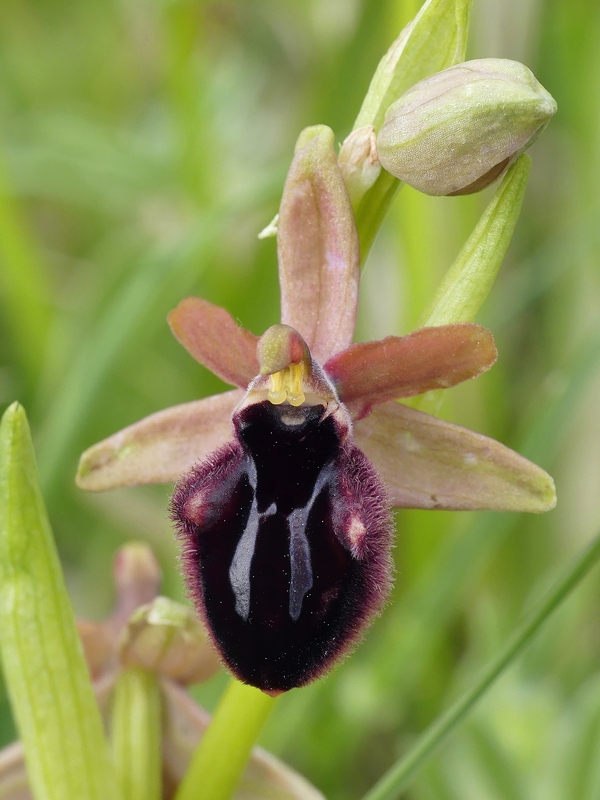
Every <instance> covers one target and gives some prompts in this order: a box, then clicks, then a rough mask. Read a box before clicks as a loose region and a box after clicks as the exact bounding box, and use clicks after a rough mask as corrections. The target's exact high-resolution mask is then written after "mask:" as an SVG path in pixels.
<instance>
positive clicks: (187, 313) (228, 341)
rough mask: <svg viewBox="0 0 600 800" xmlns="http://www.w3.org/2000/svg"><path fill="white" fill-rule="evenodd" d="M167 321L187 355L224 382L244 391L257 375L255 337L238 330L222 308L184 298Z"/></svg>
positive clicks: (242, 329)
mask: <svg viewBox="0 0 600 800" xmlns="http://www.w3.org/2000/svg"><path fill="white" fill-rule="evenodd" d="M168 320H169V325H170V326H171V330H172V331H173V334H174V335H175V337H176V338H177V339H178V341H179V342H181V344H182V345H183V346H184V347H185V349H186V350H187V351H188V353H189V354H190V355H191V356H193V357H194V358H195V359H196V361H199V362H200V363H201V364H203V365H204V366H205V367H208V369H209V370H210V371H211V372H214V373H215V375H218V376H219V378H222V379H223V380H224V381H225V382H226V383H230V384H232V385H233V386H239V387H240V388H241V389H245V388H246V387H247V386H248V384H249V383H250V381H251V380H252V378H254V377H255V376H256V375H257V373H258V361H257V360H256V345H257V342H258V336H255V335H254V334H253V333H251V332H250V331H248V330H246V329H245V328H241V327H240V326H239V325H238V324H237V322H236V321H235V320H234V319H233V317H232V316H231V314H229V313H228V312H227V311H225V309H224V308H221V307H220V306H215V305H213V304H212V303H209V302H208V300H203V299H202V298H200V297H187V298H186V299H185V300H182V301H181V303H179V305H178V306H177V308H175V309H174V310H173V311H171V313H170V314H169V317H168Z"/></svg>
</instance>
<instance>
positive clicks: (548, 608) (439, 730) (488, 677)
mask: <svg viewBox="0 0 600 800" xmlns="http://www.w3.org/2000/svg"><path fill="white" fill-rule="evenodd" d="M599 559H600V535H598V536H597V537H596V538H595V539H593V541H592V542H591V544H590V545H588V547H587V548H586V549H585V550H584V551H583V553H581V554H580V555H579V556H578V557H577V558H576V559H575V560H574V562H573V563H572V564H571V566H570V567H569V568H568V569H567V570H566V572H565V573H564V575H563V577H562V578H561V579H560V580H559V581H558V582H557V583H556V585H555V587H554V589H552V591H550V592H549V593H548V595H547V596H546V598H545V599H544V600H542V602H541V603H540V605H539V606H538V607H537V608H536V609H535V610H533V611H532V612H531V613H530V614H529V615H528V617H527V618H526V619H525V621H524V622H523V623H522V625H521V626H520V627H519V628H518V629H517V630H516V631H515V633H514V634H513V636H512V637H511V639H510V640H509V641H508V643H507V644H506V646H505V647H504V648H503V650H502V651H501V652H500V653H499V654H498V656H497V657H496V658H495V659H494V660H493V661H492V662H491V663H490V664H489V665H488V667H487V668H486V669H485V670H484V671H483V673H482V674H481V676H480V677H479V680H477V681H476V682H475V683H474V684H473V685H472V687H471V688H470V689H468V690H467V691H466V692H465V693H464V694H463V695H462V697H459V698H458V700H457V701H456V702H455V703H454V704H453V705H452V706H450V708H449V709H448V710H447V711H446V712H445V713H444V714H442V716H441V717H439V718H438V719H437V720H436V721H435V722H434V723H433V724H432V725H431V726H430V727H429V728H428V729H427V730H426V731H425V733H424V734H423V735H422V736H421V738H420V739H419V740H418V741H417V743H416V744H415V745H414V747H413V748H412V749H411V750H410V751H409V753H408V754H407V755H406V756H404V758H402V759H400V760H399V761H398V762H397V763H396V764H395V765H394V766H393V767H392V768H391V769H390V770H389V771H388V772H387V773H386V774H385V775H384V776H383V777H382V778H381V780H379V781H378V783H376V784H375V786H374V787H373V788H372V789H371V791H370V792H368V793H367V794H366V795H365V796H364V798H363V800H395V798H398V797H399V794H400V792H401V791H402V790H403V789H404V788H405V787H406V786H407V784H408V782H409V780H410V779H411V778H412V776H413V775H414V774H415V773H416V772H417V770H418V769H420V768H421V767H422V766H423V765H424V764H425V762H426V761H427V760H428V759H429V758H431V756H432V755H433V753H434V752H435V751H436V750H437V748H438V747H439V746H440V745H441V744H442V743H443V742H444V741H445V740H446V738H447V737H448V736H449V734H451V733H452V732H453V731H454V729H455V728H456V727H457V726H458V725H459V724H460V723H461V722H462V720H463V719H464V718H465V717H466V716H467V714H468V713H469V712H470V711H471V709H472V708H473V707H474V706H475V705H476V703H477V702H478V701H479V700H480V699H481V697H482V696H483V695H484V694H485V693H486V692H487V690H488V689H489V688H490V687H491V686H492V685H493V683H494V682H495V681H496V679H497V678H498V677H499V676H500V675H501V674H502V672H504V670H505V669H506V667H507V666H509V664H511V663H512V662H513V661H514V660H515V659H516V658H517V656H519V655H520V654H521V652H522V651H523V650H524V649H525V646H526V645H527V644H529V642H530V641H531V639H532V638H533V636H534V635H535V633H536V632H537V630H538V629H539V628H540V626H541V625H542V623H543V622H545V620H546V619H547V618H548V617H549V616H550V614H552V612H553V611H554V610H555V609H556V608H557V607H558V606H559V605H560V604H561V603H562V601H563V600H564V599H565V598H566V597H567V595H568V594H569V593H570V592H571V590H572V589H574V588H575V587H576V586H577V584H578V583H579V582H580V581H581V580H582V579H583V578H584V577H585V575H586V574H587V573H588V572H589V571H590V569H591V568H592V567H593V566H594V565H595V564H596V563H597V561H598V560H599Z"/></svg>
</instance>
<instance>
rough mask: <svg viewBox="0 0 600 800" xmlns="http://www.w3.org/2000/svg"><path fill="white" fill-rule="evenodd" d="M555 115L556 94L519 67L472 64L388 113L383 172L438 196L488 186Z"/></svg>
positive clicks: (417, 90) (414, 92)
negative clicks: (554, 96)
mask: <svg viewBox="0 0 600 800" xmlns="http://www.w3.org/2000/svg"><path fill="white" fill-rule="evenodd" d="M555 112H556V103H555V101H554V99H553V98H552V96H551V95H550V94H548V92H547V91H546V90H545V89H544V87H543V86H542V85H541V84H540V83H539V82H538V81H537V80H536V79H535V77H534V75H533V73H532V72H531V71H530V70H529V69H527V67H525V66H523V64H519V63H518V62H516V61H508V60H506V59H497V58H486V59H480V60H477V61H467V62H465V63H464V64H457V65H456V66H454V67H449V68H448V69H445V70H443V71H442V72H438V73H436V74H435V75H431V76H430V77H429V78H425V80H422V81H420V82H419V83H417V84H415V86H413V87H412V89H409V91H407V92H406V93H405V94H403V95H402V97H400V99H399V100H397V101H396V102H395V103H393V104H392V105H391V106H390V107H389V108H388V110H387V113H386V116H385V120H384V123H383V125H382V127H381V130H380V131H379V135H378V137H377V152H378V156H379V161H380V163H381V165H382V167H383V168H384V169H386V170H387V171H388V172H391V174H392V175H395V176H396V177H397V178H399V179H400V180H402V181H404V182H405V183H408V184H410V186H413V187H414V188H415V189H419V191H422V192H425V193H426V194H433V195H448V194H469V193H471V192H477V191H479V190H480V189H483V188H484V187H485V186H488V185H489V184H490V183H492V182H493V181H494V180H496V178H498V177H499V176H500V175H501V174H502V173H503V172H504V170H505V169H506V168H507V167H508V166H509V165H510V164H512V163H513V161H514V160H515V159H516V158H517V157H518V156H519V155H520V154H521V153H522V152H523V151H524V150H525V149H526V148H527V147H529V145H530V144H531V143H532V142H533V141H534V140H535V139H536V137H537V136H538V135H539V133H540V132H541V131H542V130H543V129H544V128H545V127H546V125H547V124H548V121H549V120H550V118H551V117H552V115H553V114H554V113H555Z"/></svg>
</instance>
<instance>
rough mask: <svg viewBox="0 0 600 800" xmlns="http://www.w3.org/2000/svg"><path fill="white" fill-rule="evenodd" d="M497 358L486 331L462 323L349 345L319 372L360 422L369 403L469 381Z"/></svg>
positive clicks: (491, 338) (494, 347)
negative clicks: (333, 384) (323, 370)
mask: <svg viewBox="0 0 600 800" xmlns="http://www.w3.org/2000/svg"><path fill="white" fill-rule="evenodd" d="M497 355H498V352H497V350H496V346H495V344H494V338H493V336H492V334H491V332H490V331H488V330H487V329H486V328H483V327H482V326H481V325H474V324H471V323H467V322H464V323H459V324H456V325H442V326H440V327H437V328H421V330H418V331H415V332H414V333H411V334H409V335H408V336H388V337H387V338H386V339H382V340H381V341H377V342H366V343H363V344H354V345H352V346H351V347H349V348H348V349H347V350H344V351H343V352H342V353H337V355H335V356H333V357H332V358H330V359H329V361H328V362H327V363H326V364H325V371H326V372H327V374H328V375H329V376H330V377H331V378H332V379H333V381H334V383H335V384H336V387H337V389H338V392H339V395H340V399H341V400H342V401H343V402H344V403H347V404H348V405H349V406H350V408H351V410H352V412H353V415H354V416H357V417H360V416H363V415H364V413H366V412H367V411H368V409H369V408H370V407H371V406H372V405H374V404H375V403H384V402H386V401H387V400H392V399H394V398H397V397H411V396H412V395H416V394H422V393H423V392H428V391H430V390H432V389H446V388H448V387H449V386H455V385H456V384H457V383H461V382H462V381H466V380H468V379H469V378H475V377H477V375H480V374H481V373H482V372H485V371H486V370H488V369H489V368H490V367H491V366H492V364H493V363H494V362H495V361H496V357H497Z"/></svg>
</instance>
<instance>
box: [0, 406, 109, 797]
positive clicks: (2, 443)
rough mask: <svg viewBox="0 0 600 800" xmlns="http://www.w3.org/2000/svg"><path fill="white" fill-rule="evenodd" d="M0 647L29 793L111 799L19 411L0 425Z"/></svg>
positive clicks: (95, 715) (95, 716)
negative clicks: (23, 751) (28, 781)
mask: <svg viewBox="0 0 600 800" xmlns="http://www.w3.org/2000/svg"><path fill="white" fill-rule="evenodd" d="M0 497H1V498H2V503H1V505H0V652H1V655H2V663H3V667H4V675H5V679H6V684H7V688H8V693H9V696H10V699H11V703H12V707H13V711H14V714H15V717H16V721H17V725H18V728H19V731H20V734H21V738H22V740H23V745H24V748H25V758H26V762H27V768H28V772H29V780H30V784H31V790H32V792H33V795H34V797H35V798H36V800H66V798H73V799H74V798H77V800H104V798H106V797H110V798H118V797H119V795H118V792H117V786H116V780H115V775H114V771H113V768H112V764H111V762H110V756H109V750H108V745H107V742H106V740H105V738H104V733H103V730H102V721H101V718H100V712H99V710H98V706H97V704H96V700H95V698H94V693H93V690H92V686H91V683H90V678H89V674H88V670H87V666H86V663H85V660H84V657H83V651H82V647H81V643H80V641H79V637H78V635H77V631H76V628H75V619H74V616H73V609H72V607H71V603H70V600H69V597H68V594H67V590H66V587H65V583H64V579H63V576H62V573H61V568H60V563H59V560H58V554H57V552H56V547H55V545H54V541H53V538H52V532H51V530H50V524H49V522H48V518H47V515H46V510H45V508H44V503H43V500H42V497H41V493H40V490H39V486H38V477H37V470H36V465H35V456H34V452H33V445H32V443H31V437H30V434H29V426H28V424H27V418H26V415H25V411H24V410H23V408H22V407H21V406H20V405H19V404H18V403H14V404H13V405H12V406H10V407H9V408H8V409H7V411H6V412H5V414H4V416H3V418H2V423H1V425H0Z"/></svg>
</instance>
